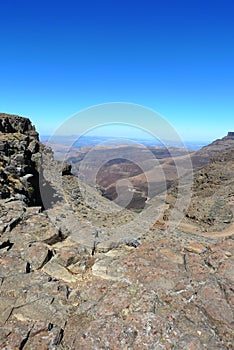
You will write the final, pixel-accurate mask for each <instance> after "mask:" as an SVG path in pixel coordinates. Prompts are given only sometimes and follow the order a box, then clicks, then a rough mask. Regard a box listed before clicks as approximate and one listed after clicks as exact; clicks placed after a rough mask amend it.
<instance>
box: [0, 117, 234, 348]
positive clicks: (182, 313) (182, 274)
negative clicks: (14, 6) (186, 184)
mask: <svg viewBox="0 0 234 350" xmlns="http://www.w3.org/2000/svg"><path fill="white" fill-rule="evenodd" d="M19 120H20V121H21V124H22V125H25V124H24V123H26V124H27V123H28V122H26V121H25V119H24V118H20V119H19ZM3 121H4V125H5V126H4V129H3V127H2V126H1V125H2V124H3ZM14 121H15V117H11V116H7V115H1V122H0V131H1V133H0V134H1V142H2V143H0V154H1V164H2V174H3V173H4V175H3V176H2V177H1V186H2V187H0V190H1V193H2V194H1V199H0V262H1V264H0V348H1V349H4V350H8V349H20V350H22V349H24V350H26V349H28V350H29V349H31V350H37V349H38V350H42V349H60V350H62V349H63V350H69V349H82V350H83V349H84V350H85V349H87V350H90V349H97V350H99V349H109V350H110V349H113V350H115V349H116V350H117V349H118V350H119V349H124V350H127V349H129V350H130V349H134V350H135V349H136V350H137V349H139V350H141V349H146V350H148V349H178V350H180V349H186V350H187V349H190V350H192V349H196V350H197V349H212V350H213V349H233V303H234V295H233V292H234V273H233V271H234V259H233V257H234V242H233V235H232V233H230V232H229V234H228V235H227V237H224V238H222V237H220V238H219V237H215V236H212V232H211V233H210V235H202V232H200V233H199V234H188V233H186V232H183V231H182V230H181V229H180V228H179V227H178V228H177V229H174V230H173V231H170V230H167V228H166V224H167V222H166V221H165V220H166V218H165V217H164V221H165V222H163V218H162V222H161V223H160V222H158V221H156V222H155V224H154V225H152V226H151V227H150V228H149V229H147V230H146V231H145V232H143V233H142V229H141V224H140V222H141V221H139V220H137V218H136V217H137V214H135V213H132V212H129V211H128V210H122V211H118V210H117V209H118V207H117V206H116V212H114V213H113V212H111V211H110V210H108V209H110V208H111V209H113V208H115V207H114V206H113V203H112V204H110V202H109V201H107V200H106V199H105V198H102V197H101V196H99V195H98V193H97V191H94V190H93V189H92V188H89V187H88V186H86V187H85V185H84V184H82V183H81V182H80V181H79V180H78V179H76V178H74V177H73V176H72V175H70V168H69V167H68V166H66V165H64V164H60V163H58V162H54V161H53V156H52V153H51V151H50V150H49V149H46V148H43V147H42V146H41V145H40V144H39V143H38V145H39V146H38V147H39V150H38V153H39V154H38V158H37V159H39V158H40V161H39V162H34V163H32V164H31V165H32V168H31V169H30V173H29V174H31V175H33V176H31V177H30V178H31V182H30V187H33V188H34V189H36V185H37V183H36V179H37V176H38V179H39V180H40V179H41V181H42V184H41V186H39V187H43V190H42V196H41V197H39V196H37V197H33V196H31V197H30V196H29V195H28V192H27V189H28V186H29V183H28V182H27V181H28V179H29V178H28V179H25V178H24V179H25V180H27V181H25V180H24V181H25V182H24V185H23V179H22V177H24V176H25V175H27V172H26V170H25V173H17V172H15V173H14V181H13V182H10V180H9V181H8V180H7V179H9V176H10V175H9V174H10V173H9V170H8V169H6V162H8V163H9V161H10V160H11V159H12V158H14V161H15V162H16V161H17V160H15V157H16V154H17V152H18V151H19V148H20V147H21V146H22V149H21V152H22V153H24V151H26V149H27V147H28V146H29V144H30V143H31V142H32V141H33V140H32V139H31V140H29V141H30V143H26V144H24V143H22V144H21V142H19V143H17V145H16V147H15V148H14V152H13V153H12V156H11V157H10V156H9V155H8V154H7V153H6V152H7V151H6V150H7V149H12V144H15V142H16V141H14V140H15V136H13V134H15V132H17V133H18V134H20V135H18V139H19V140H23V137H24V135H26V134H27V132H28V131H29V130H31V128H32V126H31V124H30V122H29V123H28V126H27V127H24V129H21V128H19V129H17V127H16V130H15V129H14V130H12V128H11V125H14ZM21 124H20V125H21ZM6 125H9V126H8V127H7V128H6ZM12 127H13V126H12ZM33 130H34V129H33ZM34 131H35V130H34ZM31 137H33V138H34V140H35V142H38V141H37V135H36V134H35V135H32V136H31ZM6 139H7V140H6ZM18 139H17V140H18ZM9 140H10V141H9ZM7 142H8V143H7ZM27 142H28V141H27ZM1 144H6V145H7V146H4V147H5V148H4V147H1ZM33 154H35V153H34V152H31V154H30V159H32V157H33ZM27 156H28V154H27ZM39 156H40V157H39ZM25 157H26V156H25ZM24 159H25V158H24ZM223 159H224V162H226V161H225V159H226V160H227V161H228V162H229V161H230V165H231V164H233V163H232V161H231V160H230V156H229V155H226V158H223ZM4 162H5V163H4ZM217 164H218V166H219V161H217ZM222 164H223V163H222ZM42 165H43V167H44V171H43V174H42V175H40V174H41V170H42V169H41V166H42ZM212 166H214V165H211V167H212ZM13 167H15V168H17V167H19V166H18V164H16V163H13ZM230 169H231V170H230ZM230 169H229V170H230V173H231V171H232V168H230ZM202 171H203V173H202V174H204V173H208V174H209V171H208V169H206V170H202ZM225 171H226V170H225ZM62 174H63V176H62ZM212 176H213V175H210V178H209V179H212V180H211V181H213V182H214V180H213V178H212ZM225 176H227V173H226V172H225ZM33 178H34V179H35V182H33V181H32V179H33ZM198 179H200V178H199V176H198ZM227 181H228V183H226V182H225V185H224V184H223V185H222V181H221V180H220V183H219V185H218V186H219V191H221V192H218V193H219V194H223V193H227V198H229V197H228V196H229V192H230V191H231V189H232V184H231V177H230V178H229V179H228V180H227ZM15 182H17V183H18V184H19V185H21V183H22V186H23V187H22V191H21V190H20V191H19V190H18V189H17V190H16V187H15V186H14V183H15ZM39 182H40V181H39ZM4 185H6V186H7V188H8V191H5V188H6V186H5V187H4ZM226 185H227V186H226ZM196 186H197V187H196V188H197V189H198V188H200V187H201V186H204V181H203V180H201V181H200V182H199V184H198V185H196ZM208 187H209V186H207V188H208ZM211 187H212V186H211ZM224 187H225V190H224ZM17 188H18V187H17ZM221 188H223V189H221ZM3 189H4V190H3ZM229 189H230V191H229ZM207 190H208V189H207ZM225 191H226V192H225ZM216 192H217V191H216V189H215V190H214V191H213V192H212V193H211V196H213V195H214V194H215V193H216ZM230 193H231V192H230ZM19 194H20V195H23V197H22V196H19ZM198 195H199V194H198V192H197V191H195V194H194V198H195V197H196V196H198ZM84 196H85V197H86V201H84ZM199 198H200V197H199ZM225 198H226V197H225ZM29 199H30V200H29ZM229 199H230V198H229ZM225 200H226V199H225ZM172 202H173V201H172ZM95 203H96V204H97V203H98V206H97V208H95ZM169 203H170V201H169ZM192 205H193V202H192ZM100 208H102V211H101V212H100ZM103 212H104V213H105V214H103ZM221 213H222V211H221ZM217 215H219V211H217ZM222 215H223V214H222ZM222 215H221V217H222V218H223V216H222ZM188 216H189V215H188ZM225 218H226V217H225ZM186 220H190V219H189V217H188V218H187V219H186ZM193 220H194V219H192V220H191V221H189V222H190V224H191V225H192V224H193ZM220 220H221V219H220ZM222 220H223V219H222ZM222 220H221V221H220V222H222V223H224V222H223V221H222ZM225 220H226V219H225ZM128 222H129V223H131V225H129V226H126V223H128ZM232 222H233V218H232V217H231V218H230V222H226V223H224V224H225V225H227V226H228V225H229V226H228V227H231V226H230V225H231V224H232ZM218 224H219V223H218ZM142 226H144V225H143V218H142ZM215 227H216V228H217V227H219V226H215ZM126 228H127V229H126ZM221 228H222V227H221ZM115 232H119V234H118V235H115ZM208 233H209V232H208Z"/></svg>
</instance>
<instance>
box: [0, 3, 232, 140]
mask: <svg viewBox="0 0 234 350" xmlns="http://www.w3.org/2000/svg"><path fill="white" fill-rule="evenodd" d="M233 17H234V3H233V2H232V1H231V0H224V1H222V2H221V1H205V2H204V1H201V0H198V1H193V0H192V1H189V2H187V1H185V0H179V1H176V2H175V1H171V0H168V1H164V2H159V1H156V2H155V1H144V2H143V1H137V2H136V1H134V2H133V1H128V2H127V3H126V2H123V1H121V0H120V1H118V2H112V3H111V2H108V1H99V2H95V1H89V2H87V3H84V2H80V1H73V0H70V1H66V2H65V1H54V0H51V1H49V2H46V1H44V0H42V1H40V2H38V1H35V2H31V1H29V0H22V1H20V2H19V1H16V0H13V1H10V2H4V3H2V4H1V22H0V28H1V34H2V35H1V39H0V40H1V50H2V55H1V57H0V72H1V75H0V76H1V88H0V111H1V112H5V113H11V114H18V115H22V116H26V117H29V118H30V119H31V120H32V122H33V123H34V124H35V125H36V126H37V129H38V130H39V132H40V134H41V135H48V134H52V133H53V132H54V131H55V130H56V129H57V128H58V127H59V125H61V123H63V121H64V120H65V119H67V118H68V117H70V116H71V115H74V114H75V113H77V112H78V111H79V110H83V109H86V108H89V107H90V106H93V105H98V104H102V103H109V102H130V103H136V104H139V105H143V106H146V107H148V108H151V109H153V110H155V111H156V112H158V113H159V114H160V115H161V116H163V117H164V118H165V119H166V120H167V121H168V123H170V124H171V125H172V126H173V127H174V128H175V129H176V130H177V131H178V133H179V134H180V135H181V137H182V138H183V139H184V140H196V141H199V140H201V141H212V140H214V139H217V138H221V137H223V136H225V135H226V134H227V132H228V131H233V129H234V127H233V115H234V98H233V96H234V64H233V62H234V26H233Z"/></svg>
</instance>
